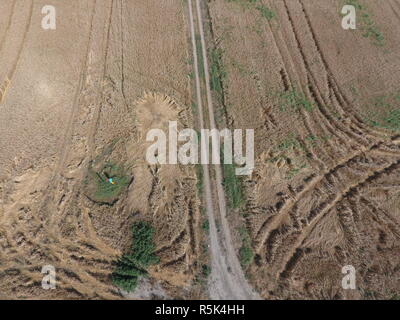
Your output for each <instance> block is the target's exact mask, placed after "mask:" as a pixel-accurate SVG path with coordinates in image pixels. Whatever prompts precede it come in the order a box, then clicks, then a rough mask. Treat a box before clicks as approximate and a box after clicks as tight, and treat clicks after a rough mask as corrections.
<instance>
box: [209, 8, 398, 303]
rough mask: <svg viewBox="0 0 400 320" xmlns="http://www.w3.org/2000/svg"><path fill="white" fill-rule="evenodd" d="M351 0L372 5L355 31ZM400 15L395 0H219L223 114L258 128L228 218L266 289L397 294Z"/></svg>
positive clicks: (316, 294) (250, 270) (296, 293)
mask: <svg viewBox="0 0 400 320" xmlns="http://www.w3.org/2000/svg"><path fill="white" fill-rule="evenodd" d="M378 2H379V4H378ZM346 3H347V4H354V5H357V9H358V10H359V12H361V13H362V14H365V15H368V18H364V16H363V18H360V17H359V18H358V19H359V20H358V29H356V30H348V31H347V30H346V31H345V30H343V29H342V27H341V19H342V17H341V16H340V11H341V8H342V6H343V5H344V4H346ZM399 13H400V2H399V1H396V0H387V1H368V0H366V1H362V0H359V1H321V0H282V1H278V0H276V1H253V2H251V1H244V0H243V1H241V0H237V1H210V2H209V7H208V14H209V16H210V29H211V32H210V33H209V38H210V43H211V44H212V46H211V47H210V50H211V51H212V52H213V53H214V58H215V61H214V64H215V65H216V72H215V73H216V77H217V78H219V82H220V85H219V87H216V88H219V91H218V90H216V91H217V92H215V100H218V101H219V110H220V111H221V112H220V114H221V117H220V125H221V126H223V125H226V124H227V125H229V126H233V127H235V128H255V134H256V141H255V146H256V147H255V152H256V166H255V170H254V172H253V174H252V175H251V176H249V177H247V178H246V179H244V180H243V185H244V190H245V191H244V193H245V196H244V199H243V203H242V205H241V206H238V208H237V209H235V214H236V216H234V217H232V221H231V223H232V225H237V229H238V231H237V238H238V244H237V246H238V247H240V246H241V250H242V257H241V258H242V262H243V263H244V265H245V269H246V273H247V275H248V278H249V279H250V282H251V283H252V284H253V285H254V286H255V287H256V289H257V291H258V292H260V294H261V296H262V297H263V298H265V299H283V298H288V299H390V298H396V297H397V298H398V297H399V292H400V215H399V213H400V212H399V203H400V189H399V181H400V180H399V178H400V135H399V133H400V131H399V130H400V127H399V125H400V122H399V120H400V119H399V111H400V108H399V106H400V95H399V94H400V88H399V86H398V84H399V80H400V51H399V48H400V36H399V33H398V30H399V28H398V23H399ZM360 16H361V15H360ZM366 19H369V20H367V21H365V20H366ZM371 21H372V22H371ZM238 43H240V44H241V45H238ZM233 232H234V231H233ZM243 234H244V235H243ZM346 265H351V266H353V267H354V268H355V271H356V286H357V288H356V289H355V290H344V289H343V288H342V278H343V277H344V274H342V272H341V271H342V267H344V266H346Z"/></svg>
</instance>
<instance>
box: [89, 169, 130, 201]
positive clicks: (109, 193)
mask: <svg viewBox="0 0 400 320" xmlns="http://www.w3.org/2000/svg"><path fill="white" fill-rule="evenodd" d="M124 171H125V170H124V168H123V167H121V166H118V165H115V164H113V163H111V162H107V163H106V164H105V165H104V166H102V167H100V169H99V170H96V169H94V168H90V169H89V174H88V177H87V178H86V183H87V186H88V190H89V191H88V196H89V198H91V199H92V200H93V201H96V202H100V203H109V204H110V203H113V202H115V201H116V200H117V199H118V197H119V196H120V195H121V193H122V192H123V191H124V190H125V189H126V187H127V186H128V185H129V183H130V181H131V179H130V178H129V177H128V176H126V175H125V172H124Z"/></svg>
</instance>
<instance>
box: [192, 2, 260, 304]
mask: <svg viewBox="0 0 400 320" xmlns="http://www.w3.org/2000/svg"><path fill="white" fill-rule="evenodd" d="M192 8H193V3H192V1H191V0H189V17H190V30H191V36H192V44H193V55H194V65H195V77H196V79H195V81H196V92H197V104H198V106H199V110H200V112H199V117H200V121H199V122H200V127H201V128H205V127H204V119H203V113H204V111H203V102H202V97H201V88H200V76H199V70H198V61H199V59H198V56H197V52H198V50H199V49H201V54H202V55H203V59H202V61H203V62H204V66H203V67H204V70H205V87H206V93H207V94H206V100H207V106H208V115H209V120H210V124H209V128H210V129H215V128H217V126H216V124H215V119H214V107H213V102H212V96H211V88H210V75H209V66H208V60H207V52H206V48H207V47H206V43H205V37H204V30H203V23H204V22H203V18H202V12H201V6H200V2H199V0H196V4H195V8H196V13H197V21H198V32H199V34H200V39H201V41H200V43H201V48H197V49H196V46H197V44H196V41H195V39H196V35H195V28H194V23H195V22H194V21H195V20H194V16H193V9H192ZM209 170H210V167H209V166H208V165H203V171H204V181H205V183H204V191H205V200H206V203H207V215H208V219H209V223H210V239H211V249H210V251H211V266H212V271H211V276H210V280H209V292H210V298H211V299H222V300H230V299H240V300H246V299H250V300H253V299H257V298H258V295H257V294H256V293H255V292H254V290H253V289H252V288H251V287H250V286H249V284H248V283H247V280H246V279H245V277H244V273H243V270H242V267H241V266H240V263H239V260H238V258H237V255H236V252H235V250H234V247H233V243H232V240H231V231H230V226H229V224H228V221H227V219H226V214H227V210H226V201H225V197H226V195H225V192H224V188H223V185H222V182H223V178H222V171H221V166H220V165H216V166H213V168H212V169H211V170H215V172H216V175H215V180H214V181H212V182H211V179H210V175H209ZM212 185H214V186H215V189H216V193H217V199H218V205H215V204H213V196H212V194H211V190H213V188H212ZM216 208H218V210H216ZM216 214H218V215H219V218H220V219H221V221H222V229H223V235H222V236H221V235H219V232H218V231H217V228H216V225H215V221H216Z"/></svg>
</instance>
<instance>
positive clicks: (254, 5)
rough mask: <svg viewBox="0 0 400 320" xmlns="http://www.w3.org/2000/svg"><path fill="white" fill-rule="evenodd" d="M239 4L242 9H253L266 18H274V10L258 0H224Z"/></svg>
mask: <svg viewBox="0 0 400 320" xmlns="http://www.w3.org/2000/svg"><path fill="white" fill-rule="evenodd" d="M225 1H226V2H233V3H236V4H238V5H240V6H241V7H242V8H244V9H255V10H257V11H258V12H260V14H261V16H262V17H263V18H265V19H267V20H271V19H273V18H275V16H276V15H275V12H274V11H272V10H271V9H270V8H269V7H267V6H266V5H264V4H263V3H262V2H261V1H260V0H225Z"/></svg>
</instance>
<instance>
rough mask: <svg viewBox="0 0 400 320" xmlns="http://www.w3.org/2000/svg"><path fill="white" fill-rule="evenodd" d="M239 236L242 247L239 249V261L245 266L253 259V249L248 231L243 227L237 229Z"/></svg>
mask: <svg viewBox="0 0 400 320" xmlns="http://www.w3.org/2000/svg"><path fill="white" fill-rule="evenodd" d="M239 233H240V237H241V238H242V247H241V248H240V249H239V258H240V263H241V264H242V266H243V267H247V266H248V265H249V264H251V262H252V261H253V259H254V251H253V248H252V246H251V239H250V235H249V232H248V231H247V229H246V228H245V227H242V228H240V229H239Z"/></svg>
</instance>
